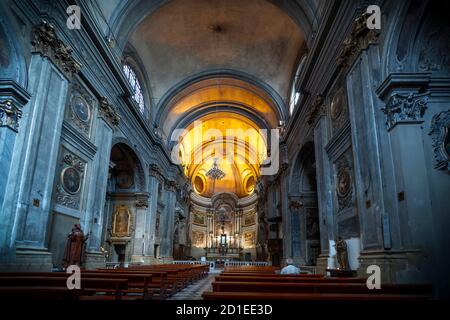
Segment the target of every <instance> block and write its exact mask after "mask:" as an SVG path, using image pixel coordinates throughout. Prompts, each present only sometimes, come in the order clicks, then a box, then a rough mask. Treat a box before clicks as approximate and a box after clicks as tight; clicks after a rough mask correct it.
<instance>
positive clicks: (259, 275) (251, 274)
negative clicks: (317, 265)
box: [220, 272, 325, 278]
mask: <svg viewBox="0 0 450 320" xmlns="http://www.w3.org/2000/svg"><path fill="white" fill-rule="evenodd" d="M220 275H221V276H232V277H238V276H239V277H256V276H257V277H305V278H324V277H325V276H324V275H322V274H276V273H243V272H240V273H235V272H231V273H230V272H222V273H221V274H220Z"/></svg>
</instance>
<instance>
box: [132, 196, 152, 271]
mask: <svg viewBox="0 0 450 320" xmlns="http://www.w3.org/2000/svg"><path fill="white" fill-rule="evenodd" d="M148 198H149V195H148V194H147V193H142V194H136V202H135V207H136V211H135V214H136V216H135V219H136V220H135V229H134V246H133V251H132V255H131V261H132V262H140V263H145V259H144V257H145V252H146V245H148V243H146V233H145V226H146V218H147V211H148V207H149V205H148Z"/></svg>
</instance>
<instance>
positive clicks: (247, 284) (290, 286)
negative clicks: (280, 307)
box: [202, 266, 432, 300]
mask: <svg viewBox="0 0 450 320" xmlns="http://www.w3.org/2000/svg"><path fill="white" fill-rule="evenodd" d="M275 271H276V269H275V268H272V267H255V266H252V267H233V268H227V269H225V270H224V272H223V273H221V274H220V275H219V276H216V277H215V281H214V282H213V283H212V292H205V293H203V295H202V296H203V299H205V300H422V299H430V298H431V295H432V288H431V285H427V284H382V285H381V289H380V290H377V289H373V290H370V289H368V287H367V284H366V279H362V278H330V277H325V276H323V275H317V274H299V275H281V274H276V273H275Z"/></svg>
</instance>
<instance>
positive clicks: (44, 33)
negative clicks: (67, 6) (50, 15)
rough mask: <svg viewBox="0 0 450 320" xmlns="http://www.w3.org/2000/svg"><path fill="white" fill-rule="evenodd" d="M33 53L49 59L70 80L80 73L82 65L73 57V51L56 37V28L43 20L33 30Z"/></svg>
mask: <svg viewBox="0 0 450 320" xmlns="http://www.w3.org/2000/svg"><path fill="white" fill-rule="evenodd" d="M31 44H32V45H33V48H32V53H39V54H41V55H42V56H44V57H48V58H49V59H50V60H51V61H52V62H53V63H54V64H55V65H56V66H57V67H58V68H59V69H60V70H61V71H62V72H63V73H64V74H65V75H66V76H67V77H68V78H69V79H70V78H72V76H73V75H74V74H76V73H78V72H79V71H80V68H81V64H80V63H79V62H78V61H76V60H75V58H73V57H72V52H73V50H72V49H71V48H70V47H69V46H68V45H65V44H64V42H62V41H61V40H60V39H58V36H57V35H56V32H55V28H54V27H53V26H52V25H51V24H50V23H49V22H48V21H45V20H42V21H41V22H40V23H39V24H38V25H36V26H34V27H33V29H32V40H31Z"/></svg>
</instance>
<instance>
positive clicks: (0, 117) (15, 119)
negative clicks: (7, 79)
mask: <svg viewBox="0 0 450 320" xmlns="http://www.w3.org/2000/svg"><path fill="white" fill-rule="evenodd" d="M20 118H22V111H21V110H20V109H19V108H18V107H17V106H16V104H15V103H14V101H12V100H11V99H6V100H4V101H0V127H8V128H10V129H11V130H13V131H15V132H18V130H19V119H20Z"/></svg>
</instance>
